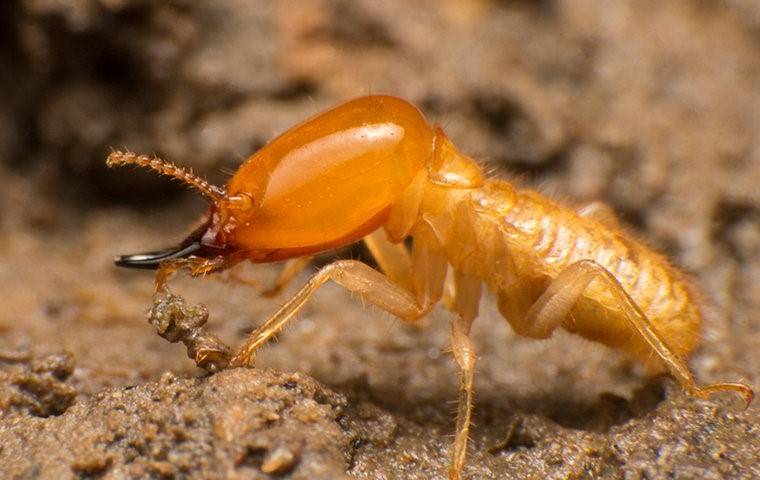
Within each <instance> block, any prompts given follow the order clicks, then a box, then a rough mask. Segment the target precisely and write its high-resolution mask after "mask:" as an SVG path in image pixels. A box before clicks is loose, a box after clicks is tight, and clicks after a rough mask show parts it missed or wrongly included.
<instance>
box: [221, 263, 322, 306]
mask: <svg viewBox="0 0 760 480" xmlns="http://www.w3.org/2000/svg"><path fill="white" fill-rule="evenodd" d="M313 259H314V257H312V256H308V255H307V256H304V257H297V258H291V259H290V260H287V261H285V264H284V265H283V266H282V269H280V272H279V273H278V274H277V279H276V280H275V281H274V283H273V284H272V285H271V286H269V287H264V288H263V289H262V290H261V291H260V294H261V296H262V297H274V296H276V295H277V294H279V293H280V292H281V291H282V289H283V288H285V287H287V286H288V285H289V284H290V282H291V281H292V280H293V279H294V278H295V277H296V276H297V275H298V274H299V273H301V272H302V271H303V270H304V269H305V268H306V267H308V266H309V264H310V263H311V261H312V260H313ZM224 274H225V275H224V276H223V277H222V280H223V281H230V282H235V283H239V284H242V285H246V286H249V287H253V288H256V289H259V288H262V283H261V282H260V281H258V280H256V279H255V278H248V277H245V276H243V275H241V274H240V272H239V271H237V270H234V269H232V270H227V271H225V272H224Z"/></svg>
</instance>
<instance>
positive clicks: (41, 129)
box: [0, 0, 760, 479]
mask: <svg viewBox="0 0 760 480" xmlns="http://www.w3.org/2000/svg"><path fill="white" fill-rule="evenodd" d="M758 85H760V7H759V6H758V5H757V3H756V2H753V1H745V0H730V1H721V2H718V1H702V0H681V1H640V0H638V1H634V0H629V1H625V0H623V1H618V2H607V1H603V0H572V1H570V0H566V1H561V0H556V1H537V2H529V1H518V0H514V1H486V0H481V1H477V0H469V1H466V0H456V1H455V0H446V1H434V0H429V1H423V0H420V1H415V2H407V1H402V0H394V1H391V0H388V1H382V2H377V1H370V0H359V1H350V2H349V1H326V0H325V1H318V0H304V1H281V2H246V1H242V0H213V1H211V0H204V1H189V0H187V1H182V0H178V1H173V2H165V1H162V0H68V1H66V0H44V1H41V0H8V1H4V2H1V3H0V92H1V93H2V100H3V101H2V102H0V178H2V185H3V188H2V189H0V291H2V296H0V299H1V300H2V305H1V307H0V477H3V478H56V479H58V478H160V477H167V478H171V477H175V478H176V477H179V478H262V479H265V478H293V479H296V478H298V479H301V478H303V479H307V478H308V479H332V478H344V477H345V478H359V479H365V478H366V479H395V478H412V479H431V478H441V477H442V476H443V475H444V473H445V471H446V470H445V468H446V463H447V457H448V447H449V442H450V440H451V435H452V433H453V419H454V414H453V411H454V405H453V401H454V399H455V398H456V382H457V380H456V369H455V367H454V364H453V361H452V359H451V358H450V355H449V354H447V353H446V352H445V347H446V343H447V331H448V318H449V317H448V314H447V313H446V312H444V311H435V312H434V313H433V314H432V315H430V318H429V319H427V320H425V322H424V325H423V328H420V329H414V328H409V327H406V326H404V325H401V324H400V322H398V321H396V320H393V319H391V318H389V317H388V316H387V315H385V314H382V313H378V312H374V311H371V310H368V309H365V308H362V305H361V303H360V302H358V301H356V299H353V298H351V297H350V296H349V295H347V294H346V293H344V292H343V291H341V290H340V289H338V288H336V287H334V286H328V287H325V288H324V289H323V290H322V291H320V293H319V294H318V295H317V296H316V298H315V299H314V301H313V302H311V303H310V304H309V306H308V307H307V308H306V310H305V312H304V313H303V314H302V315H301V316H300V319H299V320H298V321H297V322H295V323H294V324H293V326H292V327H291V328H289V329H288V330H287V331H286V332H284V333H283V334H282V335H281V336H280V338H279V341H278V342H277V343H275V344H272V345H270V346H268V347H267V348H265V349H264V350H263V351H262V352H261V353H260V355H259V356H258V360H257V365H258V367H260V368H257V369H255V370H239V369H238V370H226V371H222V372H220V373H217V374H214V375H206V374H205V373H204V372H203V371H201V370H199V369H197V368H196V367H195V366H194V364H193V362H192V361H190V360H189V359H188V358H187V356H186V351H185V347H184V346H182V345H176V344H169V343H168V342H166V341H165V340H164V339H162V338H160V337H159V336H158V335H156V332H155V328H154V327H152V326H151V325H148V324H147V323H146V318H145V315H146V312H147V311H148V309H149V308H150V305H151V296H152V278H151V275H149V274H148V273H146V272H139V271H125V270H118V269H116V268H115V267H114V266H113V265H112V263H111V259H112V257H113V256H114V255H115V254H120V253H132V252H136V251H144V250H149V249H151V248H155V247H164V246H167V245H169V244H172V243H174V242H176V241H177V240H179V239H180V238H181V237H182V235H183V234H184V233H185V232H186V231H187V230H188V229H189V225H191V224H192V223H193V222H194V221H195V220H196V219H197V217H198V215H200V213H201V212H202V211H203V209H204V204H203V201H202V200H200V199H198V198H196V197H195V196H193V195H192V194H191V193H188V192H186V191H185V190H184V189H183V188H182V187H178V186H177V185H173V184H170V183H168V182H166V181H165V180H163V179H157V178H154V177H153V176H151V175H149V174H145V173H143V172H136V171H130V170H129V169H125V170H124V171H107V170H106V169H105V167H104V163H103V162H104V158H105V156H106V155H107V153H108V152H109V149H110V148H112V147H115V148H119V147H129V148H130V149H132V150H135V151H139V152H156V153H159V154H161V155H163V156H165V157H167V158H170V159H172V160H174V161H176V162H178V163H180V164H183V165H189V166H192V167H193V168H195V169H196V170H198V171H201V172H204V173H207V175H208V177H209V178H210V179H211V180H214V181H223V179H224V178H226V176H227V175H228V172H230V171H234V169H235V166H236V165H238V164H239V163H240V162H241V161H242V160H243V159H244V158H245V157H246V156H247V155H248V154H250V153H251V152H252V151H254V150H255V149H256V148H258V147H259V146H261V145H262V144H263V143H265V142H266V141H267V140H268V139H271V138H272V137H273V136H274V135H276V134H277V133H278V132H280V131H282V130H283V129H285V128H287V127H289V126H291V125H293V124H295V123H297V122H298V121H300V120H302V119H304V118H306V117H308V116H310V115H312V114H314V113H316V112H318V111H320V110H321V109H322V108H324V107H326V106H329V105H332V104H335V103H337V102H339V101H341V100H344V99H347V98H351V97H353V96H356V95H361V94H366V93H369V92H384V93H393V94H397V95H400V96H403V97H406V98H407V99H409V100H411V101H412V102H414V103H416V104H418V105H420V106H421V108H422V109H423V110H424V111H425V113H426V115H427V116H428V118H430V119H431V120H432V121H439V122H441V123H442V124H443V125H444V127H445V128H446V130H447V132H448V133H449V134H450V136H451V137H452V138H453V139H454V141H455V142H456V143H457V145H459V147H460V148H461V149H462V150H463V151H465V152H468V153H469V154H471V155H473V156H474V157H476V158H479V159H482V160H483V162H484V163H486V164H487V165H489V167H493V170H494V172H495V173H494V174H495V175H513V176H515V177H516V178H519V179H520V181H521V182H522V183H525V184H528V185H532V186H538V187H540V188H542V189H543V190H544V191H546V192H547V193H549V194H552V195H554V196H557V197H559V198H564V199H567V200H569V201H573V202H584V201H589V200H594V199H603V200H605V201H607V202H609V203H610V204H611V205H612V206H614V207H615V209H616V210H617V211H618V212H620V213H621V215H622V217H623V219H624V221H625V222H626V223H628V224H629V225H631V227H632V229H635V230H636V231H637V232H639V233H640V235H641V236H643V237H644V238H646V239H647V241H649V242H650V243H651V244H653V245H654V246H656V247H657V248H659V249H660V250H662V251H664V252H665V253H667V254H668V255H669V256H671V258H672V259H673V261H674V262H675V263H677V264H678V265H680V266H681V267H683V268H684V269H685V270H687V271H688V272H689V273H690V274H691V275H692V278H693V279H694V282H695V284H696V285H697V286H698V287H699V288H700V289H701V290H702V291H703V292H704V294H705V305H706V313H707V319H706V325H705V329H704V341H703V346H702V347H701V349H700V350H699V351H698V352H697V354H696V355H695V356H694V357H693V359H692V361H691V365H692V367H693V369H694V371H695V373H696V375H697V376H698V378H699V379H700V380H701V381H702V382H710V381H718V380H724V381H739V380H741V381H745V382H747V383H749V384H750V385H752V386H753V387H754V388H755V389H758V388H760V375H759V367H760V317H758V311H760V141H758V139H760V135H759V132H760V89H758ZM339 254H341V255H351V256H357V255H358V256H360V255H362V252H361V250H360V249H354V250H351V251H344V252H339ZM330 258H332V257H331V256H329V255H328V256H325V257H324V258H323V259H322V260H321V261H323V262H324V261H329V259H330ZM241 273H242V274H244V275H245V276H248V277H250V278H256V279H258V280H260V281H262V282H264V283H266V282H268V281H271V279H272V278H273V275H274V273H275V268H274V267H269V266H258V267H246V268H245V269H244V270H243V271H242V272H241ZM301 282H303V278H302V279H300V280H299V281H297V282H296V285H294V286H293V287H291V288H290V290H289V292H292V288H296V287H297V286H298V285H297V284H300V283H301ZM173 291H174V292H176V293H178V294H180V295H182V296H183V297H184V298H186V299H188V301H189V302H192V303H193V304H203V305H206V307H207V308H208V311H209V321H208V324H207V325H205V327H204V328H207V330H208V331H209V332H214V333H215V334H218V335H219V336H220V337H221V338H222V339H223V340H224V341H225V342H227V343H230V344H233V345H235V344H238V343H239V342H240V341H241V340H242V338H243V337H244V336H245V334H246V333H247V332H248V331H250V330H251V329H252V328H253V326H255V325H257V324H258V323H260V322H261V321H262V320H263V319H264V318H266V316H267V315H268V314H269V313H271V312H272V311H273V310H274V309H275V308H276V306H277V305H279V304H280V303H281V302H283V301H284V299H285V298H286V295H287V294H288V292H285V293H283V294H282V295H280V296H279V297H277V298H276V299H266V298H261V297H259V296H258V295H257V293H256V291H255V289H251V288H250V287H245V286H241V285H238V284H232V283H225V282H224V281H220V279H215V278H207V279H204V280H196V281H191V280H189V279H186V278H180V279H178V281H177V282H176V284H174V286H173ZM473 335H474V340H475V344H476V345H477V347H478V353H479V358H480V361H479V364H478V370H477V377H476V411H475V428H474V431H473V433H472V442H471V450H470V455H469V460H468V463H467V467H466V469H465V473H466V475H467V477H468V478H471V479H481V478H482V479H491V478H548V479H564V478H590V477H593V478H610V479H612V478H631V479H637V478H647V479H665V478H679V479H683V478H695V479H720V478H742V479H745V478H746V479H749V478H760V466H759V465H760V463H758V461H757V459H758V458H760V427H758V425H760V407H759V406H758V405H757V402H756V404H754V405H753V406H751V407H750V408H749V409H747V410H742V409H741V405H739V402H736V401H734V400H733V399H731V398H730V397H727V398H726V397H720V398H718V399H716V400H714V401H710V402H707V401H701V400H695V399H690V398H687V397H685V396H684V395H683V394H682V393H681V392H680V391H679V389H678V388H677V386H676V385H675V383H674V382H673V381H672V380H671V379H667V378H657V379H647V378H646V377H645V376H644V375H643V374H642V372H641V371H640V369H639V368H638V367H637V366H636V365H633V364H631V363H630V362H629V361H627V360H626V359H625V358H624V357H623V356H622V355H620V354H619V353H617V352H614V351H610V350H607V349H605V348H603V347H600V346H597V345H594V344H591V343H589V342H586V341H583V340H581V339H578V338H575V337H572V336H570V335H567V334H558V335H555V336H554V337H553V338H552V339H550V340H548V341H542V342H538V341H534V340H529V339H524V338H518V337H517V336H516V335H515V334H514V333H512V332H511V331H510V330H509V328H508V326H507V325H506V322H504V321H503V319H501V318H500V317H499V315H498V313H497V312H496V310H495V308H494V306H493V302H492V299H490V298H486V299H485V301H484V303H483V305H482V314H481V317H480V319H479V320H478V321H477V322H476V324H475V326H474V333H473Z"/></svg>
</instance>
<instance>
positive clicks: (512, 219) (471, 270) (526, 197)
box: [421, 180, 701, 368]
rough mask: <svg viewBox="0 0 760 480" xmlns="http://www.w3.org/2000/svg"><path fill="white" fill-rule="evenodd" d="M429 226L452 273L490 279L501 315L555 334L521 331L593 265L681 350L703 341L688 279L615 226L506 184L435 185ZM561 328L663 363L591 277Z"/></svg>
mask: <svg viewBox="0 0 760 480" xmlns="http://www.w3.org/2000/svg"><path fill="white" fill-rule="evenodd" d="M421 220H422V221H423V222H425V223H427V224H429V225H430V226H431V227H432V229H433V230H434V232H435V234H436V237H437V240H438V241H439V242H440V244H441V245H442V246H443V248H444V250H445V253H446V257H447V259H448V261H449V263H450V264H451V266H452V268H454V269H455V270H457V271H461V272H463V273H466V274H468V275H471V276H474V277H478V278H480V279H482V280H483V281H484V282H485V284H486V285H487V286H488V287H489V289H490V290H491V291H492V292H494V293H495V294H496V297H497V301H498V306H499V311H500V312H501V313H502V315H504V317H505V318H506V319H507V320H508V321H510V323H511V324H512V326H513V327H514V328H515V330H516V331H517V333H520V334H523V335H527V336H537V337H543V336H547V335H548V334H549V333H550V332H538V334H532V333H533V332H531V331H530V330H526V329H524V328H522V324H523V321H524V319H525V318H527V316H528V312H529V310H530V308H531V307H532V306H533V305H534V304H535V302H536V301H537V300H538V298H539V297H540V296H541V294H542V293H543V292H544V291H545V290H546V288H547V286H548V284H549V283H550V282H551V280H553V279H556V278H557V276H558V275H559V274H560V273H561V272H562V271H563V270H564V269H566V268H567V267H569V266H570V265H572V264H574V263H576V262H579V261H581V260H592V261H594V262H596V263H597V264H599V265H600V266H602V267H604V268H605V269H606V270H608V271H609V272H610V273H612V274H613V275H614V276H615V278H617V280H618V281H619V282H620V284H621V285H622V286H623V288H624V289H625V290H626V292H627V293H628V294H629V295H630V296H631V298H632V299H633V300H634V301H635V302H636V304H637V305H638V306H639V307H640V308H641V310H642V311H643V312H644V313H645V314H646V316H647V317H648V318H649V321H650V322H651V323H652V325H653V326H654V328H655V330H656V331H657V333H658V334H660V335H661V336H662V338H663V339H664V340H665V342H666V343H667V345H668V346H669V347H670V348H671V350H673V351H674V353H676V354H677V355H678V356H682V357H686V356H687V355H689V354H690V353H691V352H692V351H693V350H694V348H695V347H696V345H697V342H698V340H699V333H700V326H701V316H700V312H699V309H698V307H697V303H696V301H695V296H694V294H693V293H692V290H691V288H690V287H689V285H688V283H687V281H686V279H685V278H684V277H683V275H682V274H681V273H680V272H679V271H678V270H676V269H674V268H672V267H671V266H670V265H669V264H668V262H667V260H666V259H665V258H664V257H663V256H662V255H660V254H658V253H655V252H654V251H652V250H651V249H649V248H647V247H646V246H645V245H643V244H642V243H640V242H639V241H637V240H635V239H634V238H632V237H631V235H630V234H629V233H627V232H623V231H622V230H621V229H620V227H619V226H617V225H616V224H615V222H614V221H608V222H606V223H605V222H604V221H600V220H598V219H596V218H593V217H589V216H582V215H581V214H579V213H578V212H576V211H575V210H572V209H570V208H569V207H566V206H562V205H559V204H557V203H555V202H553V201H551V200H549V199H548V198H547V197H545V196H542V195H540V194H538V193H536V192H534V191H531V190H516V189H515V188H514V187H513V186H512V184H510V183H508V182H505V181H501V180H485V181H484V183H483V185H482V186H479V187H476V188H471V189H452V188H447V187H440V186H436V185H429V186H428V188H427V190H426V193H425V200H424V202H423V205H422V211H421ZM561 325H562V327H563V328H565V329H566V330H569V331H571V332H574V333H578V334H580V335H582V336H584V337H586V338H589V339H591V340H595V341H598V342H601V343H604V344H605V345H608V346H610V347H614V348H620V349H622V350H625V351H627V352H629V353H630V354H632V355H633V356H635V357H636V358H638V359H639V360H641V361H642V362H647V363H649V366H650V367H651V368H656V367H657V366H660V365H661V361H660V359H659V357H657V356H655V355H653V352H652V348H651V346H649V345H648V344H647V343H646V342H645V341H644V340H643V339H642V338H641V337H639V336H637V335H633V334H632V331H631V326H630V322H629V321H628V320H627V318H626V313H625V311H624V310H623V309H621V308H620V305H619V302H618V301H617V299H616V298H615V295H614V294H613V293H612V292H610V289H609V287H608V286H607V285H606V284H604V283H603V282H600V281H592V283H591V284H590V285H589V286H588V287H587V288H586V289H585V291H584V292H583V295H582V297H581V299H580V300H579V301H578V303H577V304H576V305H575V306H574V307H573V308H572V310H571V313H570V315H569V316H567V317H566V318H565V319H564V320H563V321H562V323H561ZM541 333H545V334H546V335H542V334H541Z"/></svg>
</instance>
